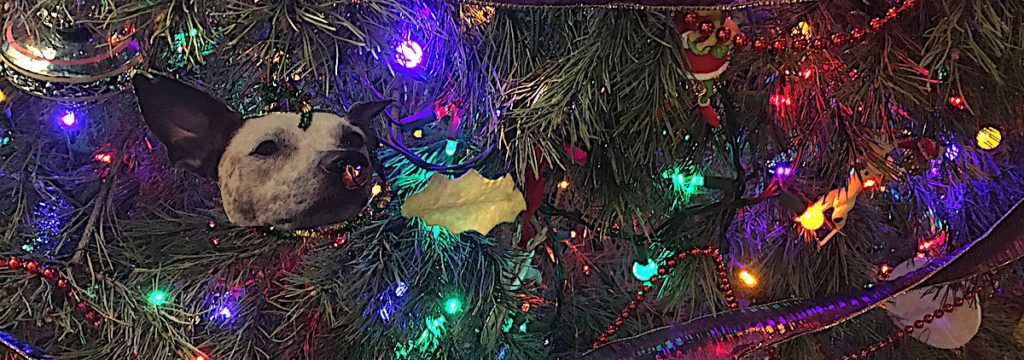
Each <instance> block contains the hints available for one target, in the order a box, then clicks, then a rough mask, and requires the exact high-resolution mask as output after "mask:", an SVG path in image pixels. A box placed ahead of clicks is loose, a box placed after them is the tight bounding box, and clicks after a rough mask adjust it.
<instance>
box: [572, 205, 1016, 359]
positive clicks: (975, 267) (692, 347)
mask: <svg viewBox="0 0 1024 360" xmlns="http://www.w3.org/2000/svg"><path fill="white" fill-rule="evenodd" d="M1022 203H1024V200H1022V201H1020V202H1018V203H1017V204H1016V205H1014V207H1013V208H1012V209H1011V210H1010V211H1009V212H1007V213H1006V215H1004V216H1003V218H1002V219H1000V220H999V221H998V222H997V223H996V224H995V225H993V226H992V227H991V228H990V229H989V230H988V231H987V232H986V233H985V234H984V235H982V236H981V237H979V238H977V239H975V240H974V241H972V242H971V243H969V244H967V245H965V246H963V247H961V248H960V249H958V250H956V251H954V252H952V253H950V255H948V256H944V257H940V258H935V259H933V260H932V261H931V262H930V263H928V264H927V265H925V266H924V267H922V268H920V269H918V270H916V271H914V272H911V273H909V274H907V275H904V276H901V277H899V278H897V279H895V280H893V281H889V282H882V283H879V284H877V285H875V286H874V287H873V288H871V289H865V290H858V291H854V292H850V293H846V294H843V295H838V296H833V297H828V298H822V299H808V300H786V301H781V302H776V303H771V304H766V305H761V306H755V307H750V308H745V309H739V310H733V311H728V312H724V313H720V314H715V315H709V316H705V317H701V318H698V319H696V320H693V321H690V322H688V323H685V324H672V325H669V326H666V327H662V328H658V329H654V330H651V331H648V332H646V333H643V334H640V335H637V336H634V337H632V338H627V339H622V340H618V341H614V342H611V343H608V344H607V345H605V346H602V347H600V348H598V349H596V350H593V351H591V352H589V353H587V354H585V355H584V357H583V358H584V359H723V358H737V357H740V356H742V355H744V354H747V353H749V352H752V351H755V350H759V349H764V348H767V347H770V346H773V345H775V344H778V343H782V342H785V341H788V340H792V339H794V338H796V337H798V336H802V335H806V334H810V333H814V332H818V331H822V330H825V329H828V328H830V327H832V326H835V325H837V324H839V323H842V322H844V321H846V320H849V319H852V318H854V317H856V316H858V315H860V314H863V313H864V312H867V311H868V310H871V309H872V308H874V307H876V306H878V305H879V304H881V303H883V302H885V301H886V300H889V299H892V298H893V297H896V296H899V295H901V294H903V293H905V292H907V291H910V290H913V289H915V288H921V287H927V286H932V285H938V284H943V283H948V282H951V281H956V280H960V279H964V278H967V277H971V276H975V275H978V274H981V273H983V272H986V271H989V270H992V269H994V268H996V267H999V266H1002V265H1005V264H1008V263H1010V262H1012V261H1015V260H1017V259H1020V258H1021V257H1022V256H1024V231H1021V230H1020V229H1019V227H1020V224H1024V206H1022V205H1021V204H1022Z"/></svg>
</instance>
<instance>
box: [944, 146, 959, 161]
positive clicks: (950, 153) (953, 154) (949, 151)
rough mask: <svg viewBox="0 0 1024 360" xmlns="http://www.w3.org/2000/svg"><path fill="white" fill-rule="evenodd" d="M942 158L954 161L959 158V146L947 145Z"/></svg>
mask: <svg viewBox="0 0 1024 360" xmlns="http://www.w3.org/2000/svg"><path fill="white" fill-rule="evenodd" d="M942 156H943V157H945V158H946V160H949V161H956V159H957V158H958V157H960V146H958V145H957V144H949V146H946V151H944V152H943V153H942Z"/></svg>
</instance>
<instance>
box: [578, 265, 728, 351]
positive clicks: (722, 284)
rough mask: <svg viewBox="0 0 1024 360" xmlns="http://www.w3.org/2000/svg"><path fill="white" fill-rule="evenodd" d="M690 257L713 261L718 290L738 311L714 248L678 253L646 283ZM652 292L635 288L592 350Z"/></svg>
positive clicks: (616, 328)
mask: <svg viewBox="0 0 1024 360" xmlns="http://www.w3.org/2000/svg"><path fill="white" fill-rule="evenodd" d="M691 256H702V257H706V258H710V259H712V260H714V262H715V271H716V272H717V273H718V281H719V283H718V288H719V290H720V291H721V292H722V297H723V299H724V300H725V303H726V305H728V306H729V308H730V309H738V308H739V307H740V304H739V303H738V302H737V301H736V297H735V296H733V291H732V284H731V283H729V275H728V272H727V269H726V266H725V261H724V260H723V259H722V253H721V252H720V251H718V249H716V248H706V249H691V250H690V251H689V252H679V253H677V254H675V255H674V256H671V257H669V258H668V260H666V261H665V263H664V264H663V265H660V266H658V275H655V276H651V279H650V280H648V281H650V282H651V284H657V283H658V282H660V281H661V280H662V277H663V276H665V275H667V274H668V273H669V271H671V269H672V268H674V267H675V266H676V265H677V264H679V262H680V261H683V260H684V259H686V258H689V257H691ZM653 290H654V287H651V286H647V285H640V287H639V288H637V291H636V293H635V296H634V298H633V300H630V302H629V303H627V304H626V307H625V308H624V309H622V312H621V313H620V314H619V317H617V318H615V321H614V322H613V323H612V325H609V326H608V328H606V329H605V331H604V333H602V334H601V336H600V337H598V338H597V341H595V342H594V344H593V348H595V349H597V348H598V347H600V346H601V345H602V344H604V343H606V342H608V341H610V340H611V337H612V336H613V335H615V333H617V332H618V331H619V328H621V327H622V324H623V323H624V322H625V319H628V318H629V317H630V315H631V314H632V311H633V310H636V309H637V307H638V306H640V303H643V302H644V301H645V300H646V299H647V296H648V295H649V294H650V293H651V291H653Z"/></svg>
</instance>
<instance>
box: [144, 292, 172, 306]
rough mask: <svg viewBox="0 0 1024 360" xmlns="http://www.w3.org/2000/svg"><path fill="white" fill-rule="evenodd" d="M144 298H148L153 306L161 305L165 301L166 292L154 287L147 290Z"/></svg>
mask: <svg viewBox="0 0 1024 360" xmlns="http://www.w3.org/2000/svg"><path fill="white" fill-rule="evenodd" d="M146 299H147V300H149V303H150V304H153V305H154V306H161V305H163V304H166V303H167V300H168V299H167V292H165V291H163V290H160V289H155V290H153V291H150V292H149V295H147V296H146Z"/></svg>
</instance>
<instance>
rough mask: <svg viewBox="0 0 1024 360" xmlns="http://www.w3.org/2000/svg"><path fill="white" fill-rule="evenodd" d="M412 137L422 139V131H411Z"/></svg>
mask: <svg viewBox="0 0 1024 360" xmlns="http://www.w3.org/2000/svg"><path fill="white" fill-rule="evenodd" d="M412 137H414V138H417V139H419V138H422V137H423V130H422V129H416V130H413V131H412Z"/></svg>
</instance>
